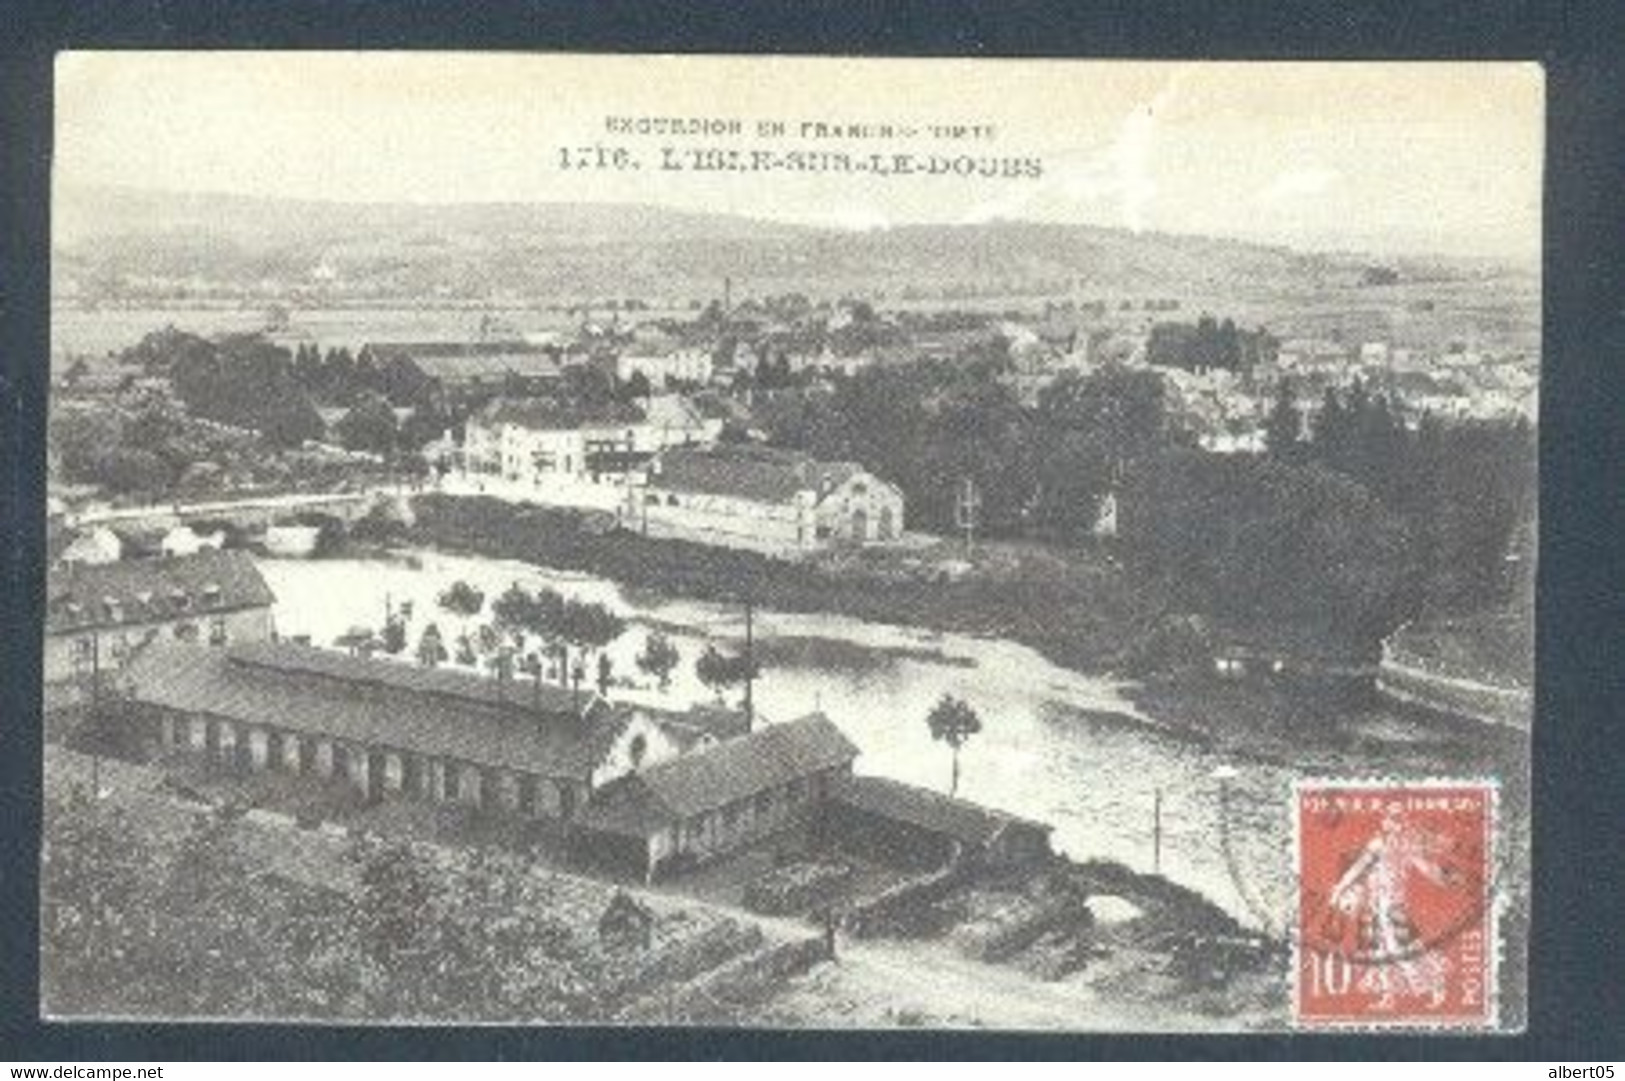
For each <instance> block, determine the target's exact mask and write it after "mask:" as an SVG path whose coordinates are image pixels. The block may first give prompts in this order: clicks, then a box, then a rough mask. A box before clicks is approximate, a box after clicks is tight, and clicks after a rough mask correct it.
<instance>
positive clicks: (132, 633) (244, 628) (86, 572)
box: [45, 551, 275, 683]
mask: <svg viewBox="0 0 1625 1081" xmlns="http://www.w3.org/2000/svg"><path fill="white" fill-rule="evenodd" d="M274 600H275V598H274V597H273V595H272V593H271V589H270V587H269V586H267V585H266V584H265V579H264V578H263V577H261V575H260V572H259V569H258V568H257V567H255V565H254V560H253V558H252V557H251V556H249V555H248V554H247V553H246V552H241V551H200V552H197V553H196V554H193V555H188V556H176V557H174V558H168V559H133V560H123V561H119V562H109V563H70V564H62V565H59V566H57V567H53V568H52V570H51V573H50V575H49V581H48V586H47V593H46V604H45V682H46V683H56V682H61V681H65V680H71V679H73V678H75V677H80V676H86V675H89V674H90V673H91V671H92V670H94V669H100V670H103V671H111V670H114V669H116V668H118V667H120V666H121V665H123V664H124V663H126V662H127V661H129V660H130V659H131V658H132V657H134V656H135V655H136V654H137V652H138V651H140V650H141V649H142V647H144V646H146V645H148V644H149V643H152V642H156V641H165V640H168V641H183V642H202V643H207V644H209V645H217V646H218V645H226V644H231V643H239V642H259V641H264V640H265V639H268V638H270V637H271V633H272V624H271V604H272V602H273V601H274Z"/></svg>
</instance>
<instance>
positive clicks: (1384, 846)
mask: <svg viewBox="0 0 1625 1081" xmlns="http://www.w3.org/2000/svg"><path fill="white" fill-rule="evenodd" d="M1448 847H1449V842H1448V840H1447V839H1446V838H1444V837H1441V836H1439V835H1438V834H1436V833H1433V832H1431V831H1428V830H1424V829H1421V828H1419V827H1417V826H1414V825H1412V824H1411V823H1408V822H1406V821H1405V819H1404V818H1403V816H1401V815H1400V814H1399V813H1397V812H1393V811H1390V812H1389V813H1388V814H1386V815H1384V816H1383V819H1382V825H1381V827H1380V828H1379V829H1378V831H1377V834H1376V836H1374V837H1372V838H1371V840H1370V841H1369V842H1367V843H1366V846H1365V848H1364V849H1363V850H1362V851H1361V853H1360V856H1359V858H1358V859H1356V860H1355V861H1354V863H1353V864H1352V865H1351V866H1350V867H1349V869H1348V870H1347V871H1346V872H1344V874H1343V877H1342V878H1341V879H1339V880H1338V882H1337V885H1336V887H1334V888H1333V890H1332V895H1331V903H1332V905H1333V907H1335V908H1336V909H1337V910H1338V911H1340V912H1342V913H1344V914H1345V915H1349V916H1353V917H1356V918H1357V919H1358V920H1359V936H1360V938H1359V941H1360V946H1361V949H1362V950H1363V951H1364V952H1365V953H1366V955H1367V957H1368V958H1369V959H1370V960H1372V961H1377V962H1382V961H1386V962H1387V963H1386V964H1374V965H1372V967H1370V968H1369V969H1368V970H1367V973H1366V977H1365V978H1366V979H1367V980H1370V981H1372V983H1373V986H1372V987H1371V988H1370V990H1373V991H1379V992H1380V994H1381V996H1382V997H1381V999H1380V1000H1379V1002H1378V1007H1379V1008H1381V1009H1392V1008H1393V1007H1394V1006H1395V1005H1396V1003H1395V997H1396V996H1398V995H1426V996H1427V997H1428V998H1429V999H1430V1000H1431V1002H1432V1004H1433V1005H1434V1006H1438V1005H1439V1004H1441V1003H1442V1002H1444V1000H1445V996H1446V994H1447V990H1446V983H1445V976H1446V962H1445V960H1444V958H1442V957H1440V956H1439V955H1438V954H1437V953H1435V952H1433V951H1431V950H1427V949H1425V948H1422V946H1421V945H1420V944H1419V943H1418V942H1417V934H1416V924H1415V922H1414V921H1413V920H1412V918H1411V915H1410V912H1409V910H1408V907H1407V897H1406V894H1407V878H1408V876H1409V874H1410V873H1411V872H1413V871H1414V872H1415V873H1417V874H1420V875H1422V876H1423V877H1424V878H1426V879H1427V880H1428V881H1430V882H1433V883H1434V884H1436V885H1440V886H1445V885H1448V884H1450V883H1451V878H1452V876H1451V875H1450V874H1449V873H1448V872H1447V870H1446V869H1445V867H1444V865H1443V864H1442V863H1441V862H1440V859H1439V857H1440V855H1441V854H1442V853H1444V852H1445V851H1446V850H1447V849H1448Z"/></svg>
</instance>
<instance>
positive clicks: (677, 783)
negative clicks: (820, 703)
mask: <svg viewBox="0 0 1625 1081" xmlns="http://www.w3.org/2000/svg"><path fill="white" fill-rule="evenodd" d="M857 756H858V749H857V747H855V746H854V745H853V744H852V741H851V740H849V739H847V738H846V736H845V735H844V734H842V732H841V730H840V729H839V728H837V727H836V726H835V723H834V722H833V721H831V720H830V719H829V718H828V717H826V716H824V715H823V714H822V713H811V714H808V715H807V716H805V717H801V718H799V719H797V720H794V721H790V722H788V723H785V724H775V725H769V726H768V727H766V728H759V729H757V730H756V731H754V732H752V733H750V734H748V735H744V736H740V737H738V738H737V739H731V740H727V741H725V742H722V743H718V744H716V745H715V746H712V747H707V748H705V749H704V750H701V751H697V752H695V753H693V754H688V755H683V756H682V757H680V758H673V759H668V760H666V761H664V762H659V763H656V764H655V765H653V766H650V767H649V768H648V769H646V770H643V771H642V772H640V773H636V774H633V775H631V776H628V777H624V778H621V779H620V780H618V781H616V782H614V783H613V784H610V785H607V786H606V787H605V788H604V789H603V790H602V792H601V793H600V794H599V796H598V797H597V798H596V799H595V800H594V801H593V802H592V803H591V804H589V805H588V808H587V816H586V822H587V824H588V825H590V826H592V827H593V828H595V829H599V830H603V831H605V832H610V833H621V834H628V835H632V836H644V835H647V833H648V832H649V831H650V830H652V829H658V828H660V827H661V826H663V825H666V824H669V823H670V822H671V821H672V820H673V819H678V820H682V819H688V818H693V817H694V816H695V815H698V814H701V813H703V812H705V811H709V810H714V809H716V808H718V807H725V806H727V805H728V804H730V803H737V802H739V801H740V800H745V799H749V798H751V797H752V796H754V795H756V794H757V793H758V792H763V791H766V790H767V789H770V788H776V787H779V786H781V785H784V784H787V783H788V782H790V781H792V780H795V779H796V778H799V777H808V776H811V775H812V774H815V773H818V772H820V771H822V770H826V769H832V768H835V767H839V766H844V765H846V764H848V763H850V762H851V761H852V760H853V759H854V758H856V757H857Z"/></svg>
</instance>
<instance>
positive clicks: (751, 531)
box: [621, 445, 904, 557]
mask: <svg viewBox="0 0 1625 1081" xmlns="http://www.w3.org/2000/svg"><path fill="white" fill-rule="evenodd" d="M903 512H904V504H903V493H902V492H901V491H900V490H899V489H898V488H897V487H896V486H895V485H893V484H890V483H888V482H886V481H884V480H882V479H880V478H879V477H877V476H875V475H874V474H872V473H870V472H868V471H867V470H865V469H864V468H863V467H862V466H860V465H858V464H857V463H856V462H826V461H820V460H819V459H816V458H813V457H811V456H810V455H806V454H801V453H799V452H796V451H789V450H781V449H777V448H772V447H762V446H754V445H719V446H716V447H712V448H683V449H677V450H671V451H667V452H666V453H664V454H661V455H659V456H658V457H657V458H656V459H655V460H654V462H653V463H652V464H651V466H650V468H649V470H648V472H647V474H646V475H645V476H644V477H643V478H642V479H641V483H639V482H638V481H637V479H636V478H634V483H632V484H631V485H629V486H628V492H627V503H626V505H625V507H624V508H623V510H622V514H621V518H622V522H621V524H622V525H623V526H624V527H625V528H627V529H630V530H632V531H634V532H637V533H642V534H644V535H645V536H650V537H666V538H673V539H678V540H687V541H693V542H695V543H697V544H707V545H714V546H717V547H723V548H742V549H748V550H751V551H757V552H762V553H764V554H767V555H773V556H779V557H795V556H798V555H804V554H807V553H810V552H815V551H819V550H821V549H826V548H830V547H834V546H837V545H842V544H852V545H867V544H883V543H888V542H891V541H895V540H897V539H898V538H899V537H900V536H901V535H902V532H903V528H904V517H903Z"/></svg>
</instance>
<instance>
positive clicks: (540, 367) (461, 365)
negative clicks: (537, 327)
mask: <svg viewBox="0 0 1625 1081" xmlns="http://www.w3.org/2000/svg"><path fill="white" fill-rule="evenodd" d="M371 349H372V351H373V353H374V355H375V356H377V358H378V360H379V361H380V362H382V363H389V362H391V361H397V360H400V361H410V362H411V363H412V364H414V365H415V366H416V367H417V368H418V370H419V371H421V372H422V373H423V374H424V375H427V376H429V377H431V378H434V379H440V380H444V381H449V382H458V381H461V380H470V379H492V378H499V377H502V376H506V375H514V376H517V377H520V378H525V379H549V378H553V377H556V376H558V375H559V374H560V368H559V363H558V359H557V357H556V355H555V353H554V350H553V349H551V348H549V347H547V346H542V345H532V344H531V343H529V342H400V343H374V344H373V345H372V346H371Z"/></svg>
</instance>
